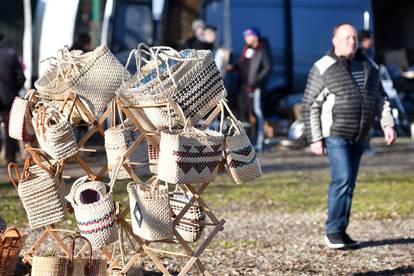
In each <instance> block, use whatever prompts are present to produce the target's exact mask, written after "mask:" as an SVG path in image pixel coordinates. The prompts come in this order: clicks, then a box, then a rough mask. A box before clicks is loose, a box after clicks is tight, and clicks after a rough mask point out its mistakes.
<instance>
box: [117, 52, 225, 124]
mask: <svg viewBox="0 0 414 276" xmlns="http://www.w3.org/2000/svg"><path fill="white" fill-rule="evenodd" d="M143 48H145V49H146V50H145V51H143V50H142V49H143ZM147 53H149V55H150V60H149V63H150V64H155V65H154V67H155V68H153V69H152V70H150V71H149V72H148V73H147V74H146V75H143V76H142V78H140V79H138V81H137V82H136V83H135V85H134V86H133V87H132V88H130V89H127V91H126V93H125V94H124V95H122V97H123V98H127V99H128V101H129V102H131V103H132V104H140V105H142V106H150V107H148V108H144V112H145V113H146V115H147V117H148V119H149V120H150V121H151V122H152V124H153V125H154V126H155V127H156V128H157V129H162V128H166V127H168V126H169V125H172V126H175V125H177V124H178V123H179V122H180V121H179V118H178V117H177V116H176V114H175V113H174V110H173V109H172V108H171V107H169V106H162V105H165V104H166V103H168V100H169V99H172V100H173V101H174V102H176V103H177V104H178V105H180V107H181V108H182V109H183V111H184V114H185V115H186V117H188V118H189V119H190V120H191V121H192V123H193V124H196V123H197V122H198V121H199V120H200V119H202V118H203V117H204V116H205V115H206V114H207V113H208V112H209V111H210V110H211V109H212V108H214V107H215V106H216V105H217V104H218V103H219V101H220V100H221V99H222V98H224V97H226V95H227V92H226V90H225V88H224V84H223V80H222V79H221V76H220V73H219V72H218V70H217V67H216V65H215V63H214V59H213V55H212V53H211V51H205V50H184V51H181V52H176V51H175V50H173V49H171V48H168V47H151V48H150V47H148V46H146V45H143V44H140V45H139V47H138V50H137V51H136V55H137V56H138V57H137V60H138V62H137V63H138V64H141V62H142V60H145V58H143V56H144V55H145V54H146V56H148V54H147ZM151 62H152V63H151ZM139 71H140V70H138V72H139ZM169 113H172V116H170V115H169Z"/></svg>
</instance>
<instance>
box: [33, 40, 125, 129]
mask: <svg viewBox="0 0 414 276" xmlns="http://www.w3.org/2000/svg"><path fill="white" fill-rule="evenodd" d="M128 76H129V73H128V71H126V70H125V68H124V67H123V66H122V65H121V64H120V63H119V61H118V60H117V59H116V58H115V56H114V55H113V54H112V53H111V52H110V51H109V49H108V48H107V47H106V46H99V47H98V48H96V49H95V50H93V51H91V52H88V53H81V52H80V51H69V50H68V48H67V47H64V48H63V49H61V50H59V51H58V56H57V61H56V64H51V65H50V67H49V69H48V70H47V71H46V73H45V74H44V75H42V76H41V77H40V78H39V79H38V80H37V81H36V82H35V86H36V88H37V90H38V91H39V93H41V94H43V95H45V96H46V97H48V98H50V99H59V100H63V99H64V98H65V96H67V95H68V93H71V92H76V94H77V95H78V96H79V98H80V99H81V101H82V102H83V103H84V104H85V106H86V107H87V108H88V110H89V111H90V112H91V113H92V115H94V116H95V117H96V116H98V115H99V114H100V113H101V112H103V111H104V110H105V109H106V107H107V104H108V103H109V102H110V101H111V99H112V98H113V97H114V96H115V91H116V90H117V89H118V88H119V87H120V86H121V85H122V82H123V80H124V79H125V78H128ZM82 118H83V119H84V120H86V121H88V119H87V118H85V116H82Z"/></svg>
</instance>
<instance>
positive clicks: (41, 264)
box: [31, 236, 108, 276]
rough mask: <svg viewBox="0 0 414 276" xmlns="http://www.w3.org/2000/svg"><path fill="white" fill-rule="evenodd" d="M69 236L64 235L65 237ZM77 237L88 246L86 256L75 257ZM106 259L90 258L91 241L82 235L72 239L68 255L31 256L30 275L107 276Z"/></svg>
mask: <svg viewBox="0 0 414 276" xmlns="http://www.w3.org/2000/svg"><path fill="white" fill-rule="evenodd" d="M67 237H70V236H66V237H65V238H67ZM77 239H82V240H84V241H85V243H86V245H87V247H88V248H89V256H88V257H87V258H82V257H75V252H74V251H75V242H76V240H77ZM106 266H107V265H106V260H104V259H93V258H92V246H91V243H90V242H89V241H88V240H87V239H86V238H84V237H82V236H76V237H75V238H73V239H72V244H71V246H70V256H69V257H66V256H65V257H61V256H56V255H55V251H54V253H53V256H33V262H32V271H31V275H32V276H72V275H76V276H107V275H108V274H107V268H106Z"/></svg>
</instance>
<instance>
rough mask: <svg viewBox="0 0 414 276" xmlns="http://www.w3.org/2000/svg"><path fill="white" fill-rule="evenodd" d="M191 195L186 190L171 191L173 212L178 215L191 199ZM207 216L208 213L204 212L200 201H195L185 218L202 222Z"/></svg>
mask: <svg viewBox="0 0 414 276" xmlns="http://www.w3.org/2000/svg"><path fill="white" fill-rule="evenodd" d="M190 199H191V195H189V194H187V193H185V192H184V191H180V190H176V191H174V192H171V193H170V206H171V210H172V212H173V214H174V215H175V216H178V214H179V213H180V212H181V210H182V209H183V208H184V207H185V206H186V205H187V203H188V202H189V201H190ZM205 218H206V213H205V212H204V209H203V207H201V206H199V204H198V202H197V201H196V202H194V203H193V204H192V205H191V207H190V208H189V209H188V210H187V212H185V214H184V216H183V219H185V220H187V221H190V222H200V221H204V220H205Z"/></svg>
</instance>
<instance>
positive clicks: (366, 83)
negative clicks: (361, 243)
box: [302, 23, 396, 249]
mask: <svg viewBox="0 0 414 276" xmlns="http://www.w3.org/2000/svg"><path fill="white" fill-rule="evenodd" d="M332 43H333V45H334V48H333V49H331V50H330V51H328V52H327V53H326V54H325V56H323V57H322V58H321V59H319V60H318V61H316V62H315V63H314V65H313V67H312V68H311V70H310V73H309V77H308V82H307V85H306V89H305V94H304V96H303V114H302V115H303V120H304V122H305V131H306V136H307V140H308V142H309V143H310V149H311V151H312V152H313V153H315V154H316V155H318V156H322V155H324V154H325V150H326V153H327V155H328V159H329V165H330V172H331V182H330V184H329V189H328V202H327V203H328V218H327V220H326V223H325V231H326V235H325V237H324V241H325V243H326V245H327V246H328V247H329V248H332V249H340V248H345V247H351V246H355V245H357V242H356V241H355V240H353V239H352V238H351V237H350V236H349V235H348V233H347V228H348V225H349V218H350V214H351V206H352V197H353V192H354V188H355V184H356V179H357V175H358V170H359V166H360V161H361V157H362V154H363V153H364V150H365V146H366V142H367V141H366V138H367V136H368V133H369V130H370V128H371V127H372V124H373V121H374V117H375V116H378V117H379V118H380V123H381V127H382V130H383V131H384V137H385V142H386V143H387V145H391V144H393V143H394V142H395V140H396V132H395V130H394V119H393V117H392V114H391V108H390V103H389V102H388V100H387V98H386V95H385V92H384V91H383V89H382V85H381V80H380V76H379V72H378V70H377V68H376V67H375V64H373V63H372V62H371V61H370V60H369V59H368V58H367V57H366V56H365V55H364V54H363V53H362V50H361V49H357V44H358V42H357V33H356V30H355V28H354V26H352V25H351V24H349V23H340V24H338V25H336V26H335V28H334V32H333V38H332Z"/></svg>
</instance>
